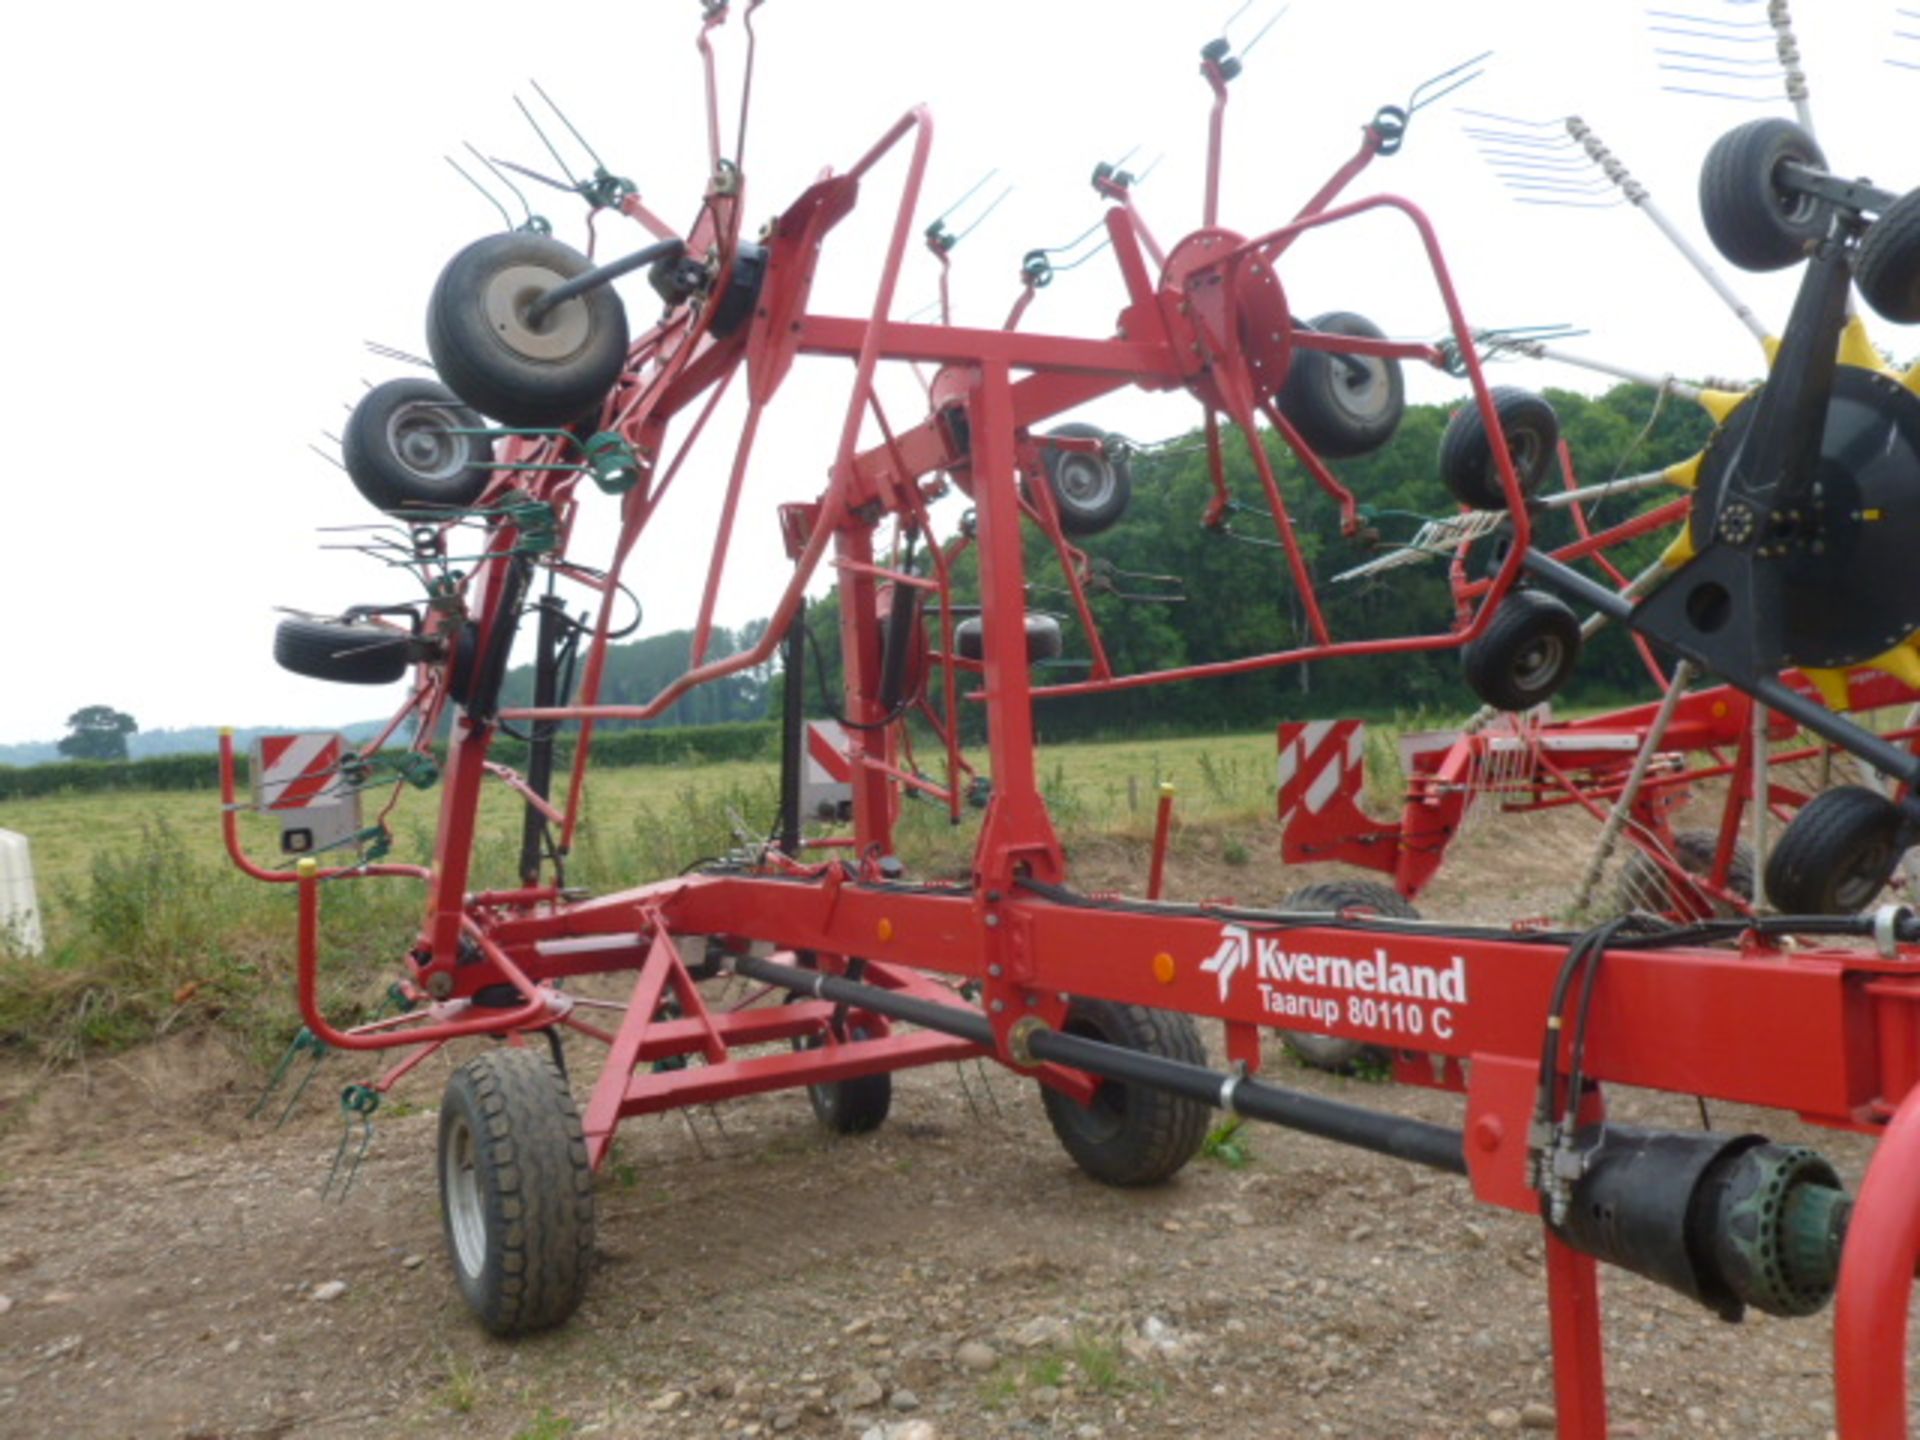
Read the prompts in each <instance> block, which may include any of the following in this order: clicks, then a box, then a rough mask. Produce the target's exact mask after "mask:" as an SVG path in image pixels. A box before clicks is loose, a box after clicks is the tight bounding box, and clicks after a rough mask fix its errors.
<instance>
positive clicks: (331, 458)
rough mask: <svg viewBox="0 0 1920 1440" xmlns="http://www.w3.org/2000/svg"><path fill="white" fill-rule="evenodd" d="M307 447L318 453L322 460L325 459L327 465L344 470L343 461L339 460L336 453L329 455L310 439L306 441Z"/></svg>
mask: <svg viewBox="0 0 1920 1440" xmlns="http://www.w3.org/2000/svg"><path fill="white" fill-rule="evenodd" d="M307 448H308V449H309V450H311V451H313V453H314V454H316V455H318V456H319V457H320V458H321V459H322V460H324V461H326V462H327V463H328V464H329V465H331V466H333V468H334V469H336V470H345V469H346V468H347V467H346V465H345V463H343V462H342V461H341V459H340V457H339V456H338V455H329V454H328V453H327V452H326V451H324V450H322V449H321V448H320V447H319V446H318V445H316V444H314V443H313V442H312V441H311V440H309V441H308V442H307Z"/></svg>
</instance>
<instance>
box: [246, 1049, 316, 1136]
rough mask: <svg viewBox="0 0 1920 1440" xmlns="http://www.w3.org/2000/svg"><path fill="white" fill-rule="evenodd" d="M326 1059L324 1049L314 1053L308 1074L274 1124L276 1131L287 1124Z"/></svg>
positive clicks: (309, 1063) (294, 1089)
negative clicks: (294, 1108)
mask: <svg viewBox="0 0 1920 1440" xmlns="http://www.w3.org/2000/svg"><path fill="white" fill-rule="evenodd" d="M326 1058H327V1052H326V1050H325V1049H324V1048H320V1049H316V1050H315V1051H314V1052H313V1058H312V1059H311V1060H309V1061H308V1062H307V1073H306V1074H304V1075H302V1076H301V1077H300V1083H299V1084H298V1085H296V1086H294V1087H293V1093H292V1094H291V1095H289V1096H288V1097H287V1104H286V1108H285V1109H283V1110H282V1111H281V1112H280V1118H279V1119H278V1120H276V1121H274V1122H273V1128H274V1129H276V1130H278V1129H279V1128H280V1127H281V1126H283V1125H285V1124H286V1123H287V1120H288V1119H289V1118H290V1117H291V1116H292V1114H293V1107H294V1106H296V1105H298V1104H299V1103H300V1097H301V1096H302V1095H304V1094H306V1093H307V1086H308V1085H309V1084H310V1083H312V1080H313V1077H314V1075H315V1073H316V1072H317V1071H318V1070H319V1069H320V1062H321V1061H322V1060H324V1059H326ZM260 1098H261V1099H262V1100H264V1099H266V1098H267V1097H266V1096H265V1095H262V1096H261V1097H260Z"/></svg>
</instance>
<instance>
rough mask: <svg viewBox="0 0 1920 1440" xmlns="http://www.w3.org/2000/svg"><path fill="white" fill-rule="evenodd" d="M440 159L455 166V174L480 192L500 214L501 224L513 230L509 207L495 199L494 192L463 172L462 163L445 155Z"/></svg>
mask: <svg viewBox="0 0 1920 1440" xmlns="http://www.w3.org/2000/svg"><path fill="white" fill-rule="evenodd" d="M440 158H441V159H443V160H445V161H446V162H447V164H449V165H451V166H453V173H454V174H456V175H458V176H459V177H460V178H461V179H462V180H464V181H466V182H467V183H468V184H469V185H471V186H473V188H474V189H476V190H478V191H479V192H480V194H481V195H482V197H484V198H485V200H486V202H487V203H488V204H489V205H491V206H493V208H494V209H496V210H498V211H499V212H500V222H501V223H502V224H503V225H505V226H506V227H507V229H509V230H511V229H513V216H511V215H509V214H508V213H507V207H506V206H504V205H502V204H501V203H500V201H499V200H498V199H497V198H495V196H494V194H493V192H492V191H490V190H488V189H487V187H486V186H484V185H482V184H481V183H480V182H479V181H478V180H476V179H474V178H473V176H471V175H469V174H468V173H467V172H466V171H464V170H462V169H461V168H460V162H459V161H458V160H455V159H454V158H453V157H452V156H451V155H443V156H441V157H440Z"/></svg>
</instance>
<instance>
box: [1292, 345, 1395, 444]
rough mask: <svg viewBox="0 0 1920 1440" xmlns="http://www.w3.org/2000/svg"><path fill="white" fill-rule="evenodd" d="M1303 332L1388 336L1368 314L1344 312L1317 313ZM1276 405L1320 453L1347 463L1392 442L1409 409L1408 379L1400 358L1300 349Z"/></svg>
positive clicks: (1296, 352)
mask: <svg viewBox="0 0 1920 1440" xmlns="http://www.w3.org/2000/svg"><path fill="white" fill-rule="evenodd" d="M1304 328H1305V329H1307V330H1310V331H1313V332H1315V333H1317V334H1322V335H1359V336H1364V337H1365V338H1367V339H1370V340H1384V339H1385V338H1386V335H1385V333H1384V332H1382V330H1381V329H1380V327H1379V326H1378V325H1375V324H1374V323H1373V322H1372V321H1371V320H1369V319H1367V317H1366V316H1364V315H1355V314H1353V313H1351V312H1350V311H1346V310H1332V311H1329V312H1328V313H1326V314H1325V315H1316V316H1314V318H1313V319H1312V320H1310V321H1309V322H1308V323H1307V324H1306V326H1305V327H1304ZM1273 401H1274V404H1275V405H1277V406H1278V407H1279V410H1280V413H1281V414H1282V415H1284V416H1286V417H1287V422H1288V423H1289V424H1290V425H1292V426H1293V428H1294V429H1295V430H1297V431H1299V432H1300V438H1301V439H1303V440H1305V441H1306V442H1307V444H1308V445H1310V446H1311V447H1312V448H1313V449H1314V451H1315V452H1316V453H1318V454H1320V455H1323V456H1325V457H1327V458H1328V459H1332V460H1345V459H1350V458H1351V457H1353V456H1356V455H1368V454H1371V453H1372V452H1373V451H1375V450H1378V449H1379V448H1380V447H1381V446H1383V445H1385V444H1386V443H1387V442H1388V441H1389V440H1391V439H1393V432H1394V431H1395V430H1397V429H1399V427H1400V419H1401V417H1402V416H1403V415H1405V414H1406V410H1407V389H1406V379H1405V377H1404V376H1402V375H1401V373H1400V362H1399V361H1398V360H1391V359H1383V358H1381V357H1379V356H1375V355H1353V354H1343V353H1342V352H1340V351H1338V350H1309V349H1306V348H1305V347H1303V346H1298V345H1296V346H1295V347H1294V351H1293V362H1292V364H1291V365H1290V366H1288V368H1287V377H1286V379H1284V380H1282V381H1281V382H1280V388H1279V390H1278V391H1276V392H1275V393H1274V397H1273Z"/></svg>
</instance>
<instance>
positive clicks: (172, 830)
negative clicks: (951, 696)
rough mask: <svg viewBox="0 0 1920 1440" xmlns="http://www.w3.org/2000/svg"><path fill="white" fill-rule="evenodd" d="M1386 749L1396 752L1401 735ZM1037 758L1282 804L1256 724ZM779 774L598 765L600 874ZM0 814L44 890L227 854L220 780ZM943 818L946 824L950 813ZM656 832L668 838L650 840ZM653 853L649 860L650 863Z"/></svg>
mask: <svg viewBox="0 0 1920 1440" xmlns="http://www.w3.org/2000/svg"><path fill="white" fill-rule="evenodd" d="M1385 753H1386V754H1387V755H1389V756H1390V754H1391V750H1390V747H1388V748H1387V750H1386V752H1385ZM970 758H971V759H972V760H973V761H974V762H975V763H976V764H979V765H981V766H982V767H985V766H986V764H987V761H986V757H985V756H984V755H976V756H971V757H970ZM1039 770H1040V776H1041V783H1042V786H1043V787H1044V788H1045V790H1046V793H1047V798H1048V801H1049V803H1050V804H1051V805H1052V806H1053V807H1054V809H1055V812H1056V817H1057V818H1058V819H1059V821H1060V823H1061V824H1062V826H1063V827H1065V828H1091V829H1095V830H1099V831H1102V832H1108V831H1115V830H1119V831H1127V830H1132V829H1145V828H1149V827H1150V826H1151V825H1152V821H1153V807H1154V803H1155V793H1156V788H1157V787H1158V785H1159V784H1160V783H1161V782H1162V781H1170V782H1171V783H1173V784H1174V785H1175V787H1176V788H1177V790H1178V803H1179V809H1180V814H1181V816H1182V817H1183V818H1184V819H1186V820H1189V821H1198V820H1213V821H1219V820H1242V819H1253V818H1256V817H1258V816H1262V815H1265V814H1267V813H1268V812H1269V811H1270V809H1271V805H1272V800H1273V790H1274V737H1273V732H1272V731H1257V732H1253V733H1244V734H1233V735H1206V736H1187V737H1179V738H1171V739H1169V738H1162V739H1152V740H1112V741H1088V742H1083V743H1077V744H1069V745H1058V746H1051V747H1046V748H1043V749H1042V750H1041V751H1040V752H1039ZM776 775H777V767H776V765H775V764H774V763H773V762H772V761H765V762H755V761H720V762H716V763H712V764H706V765H694V766H656V765H635V766H628V767H623V768H619V769H608V770H603V771H598V772H596V773H594V775H593V776H592V778H591V779H590V781H589V786H588V794H587V812H586V813H587V829H588V831H589V832H590V834H591V835H592V836H593V837H594V840H593V841H592V842H591V843H594V844H599V845H601V846H602V847H607V846H611V847H612V848H614V849H617V850H620V851H623V852H625V851H630V850H631V851H637V852H638V853H636V854H627V855H623V856H622V858H624V859H630V860H634V861H637V862H639V863H640V864H641V865H642V867H643V868H642V869H640V870H637V871H631V872H629V874H628V875H627V876H626V877H624V880H622V879H621V878H619V877H613V876H608V877H605V878H604V880H603V882H602V883H631V882H632V881H637V880H645V879H652V878H655V876H656V875H657V874H665V873H671V871H672V870H676V869H678V868H679V867H680V866H682V865H685V864H686V863H687V862H688V861H690V860H693V859H695V858H698V857H697V856H696V855H695V854H692V853H682V852H683V851H684V849H685V845H684V843H682V842H684V841H686V840H687V839H689V838H693V837H694V836H699V838H702V839H711V838H715V837H712V836H709V835H704V834H702V833H701V832H702V829H703V827H702V826H701V825H699V824H698V823H697V822H698V820H699V819H700V818H702V817H703V816H704V815H706V812H709V811H715V810H716V809H717V810H720V811H724V810H725V809H726V808H727V807H732V808H733V809H735V810H737V811H738V812H739V814H740V819H741V820H742V821H744V822H745V823H746V825H747V827H748V828H749V829H750V830H756V831H759V832H761V833H764V829H765V826H766V825H767V823H768V821H769V820H770V818H771V816H772V814H773V810H774V807H775V805H776V803H777V790H776ZM367 799H368V802H369V804H368V819H369V822H370V821H371V818H372V812H373V806H374V805H375V804H377V803H378V801H377V800H376V799H375V797H374V796H372V795H369V796H368V797H367ZM438 803H439V791H438V790H434V791H428V792H425V793H417V792H411V791H410V792H408V793H407V794H406V795H404V796H403V797H402V799H401V802H400V804H399V806H398V807H397V808H396V810H395V812H394V815H393V817H392V820H391V822H390V823H391V825H392V828H393V831H394V836H395V841H396V845H395V858H398V859H425V858H426V857H427V854H428V850H429V847H430V844H431V835H432V827H433V823H434V818H435V807H436V806H437V805H438ZM914 808H915V809H917V808H918V807H914ZM520 813H521V807H520V804H519V802H518V801H517V800H516V799H515V798H514V797H513V796H512V795H511V794H510V793H509V792H507V791H506V790H505V789H504V788H503V787H502V788H495V789H493V790H491V791H490V792H489V794H488V797H487V803H486V805H485V807H484V808H483V811H482V825H483V829H484V831H485V833H486V834H487V835H488V837H489V840H490V843H487V844H484V845H483V846H482V847H481V855H482V866H483V870H493V869H496V868H498V867H504V868H499V869H498V875H497V876H496V877H494V878H504V877H505V874H506V873H507V872H508V871H510V870H511V867H512V864H513V860H514V858H515V857H516V856H517V854H518V849H519V838H518V837H519V825H520ZM908 813H909V815H910V816H911V815H912V813H913V811H912V810H910V811H909V812H908ZM707 818H712V817H707ZM719 818H721V819H725V818H726V817H725V816H724V814H722V815H721V816H720V817H719ZM0 826H4V827H5V828H7V829H9V830H15V831H18V832H19V833H21V834H23V835H25V836H26V837H27V838H28V840H29V841H31V842H32V845H33V861H34V868H35V871H36V873H37V875H38V877H39V881H40V887H41V891H42V894H43V895H57V894H58V893H59V892H60V891H61V890H62V889H63V888H72V887H77V886H83V885H84V884H85V883H86V882H87V880H88V877H89V875H90V874H91V872H92V869H93V866H94V862H95V859H96V857H98V856H99V855H100V854H102V852H111V851H115V850H120V851H135V850H140V849H142V848H143V845H142V835H143V832H144V833H146V834H164V836H165V843H166V845H167V846H168V847H169V848H177V850H178V851H179V853H180V854H181V855H182V856H183V857H185V858H186V859H187V860H188V861H189V862H190V863H192V864H193V865H195V866H201V865H209V866H210V865H215V864H224V854H225V852H224V849H223V848H222V846H221V842H220V802H219V797H218V796H217V795H215V794H213V793H212V792H204V793H200V792H190V791H188V792H181V791H145V792H142V791H120V792H112V793H104V794H80V793H72V794H64V795H55V796H49V797H45V798H38V799H31V800H10V801H6V802H4V803H0ZM241 828H242V831H243V833H244V834H245V835H246V836H247V837H248V843H249V845H250V847H251V849H252V851H253V853H254V854H255V855H256V856H257V857H259V858H261V859H263V860H266V861H269V862H271V860H272V858H273V856H274V847H275V839H274V834H275V832H274V827H273V826H272V824H271V823H270V822H268V821H265V820H263V819H261V818H260V817H257V816H254V815H252V814H242V816H241ZM916 828H919V827H916ZM939 828H942V829H944V828H945V827H944V823H942V824H941V825H940V827H939ZM650 834H651V835H652V836H654V837H657V843H649V840H648V836H649V835H650ZM718 838H721V839H726V838H727V837H725V836H722V837H718ZM582 848H583V849H588V848H590V847H589V845H587V844H583V847H582ZM648 862H651V865H652V868H651V869H648V868H644V867H646V866H647V865H648ZM482 879H483V881H487V880H488V879H489V877H488V876H486V875H483V876H482ZM55 920H56V922H57V920H58V915H57V913H56V916H55Z"/></svg>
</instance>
